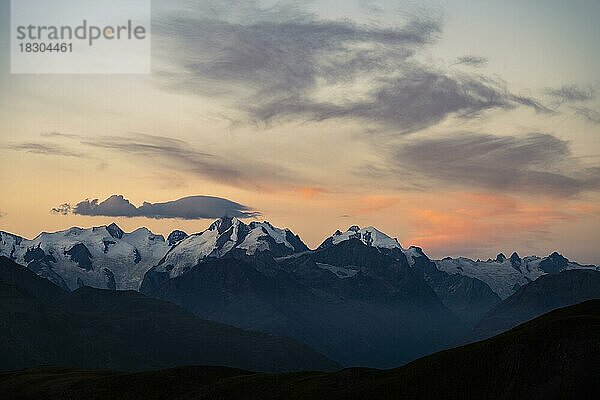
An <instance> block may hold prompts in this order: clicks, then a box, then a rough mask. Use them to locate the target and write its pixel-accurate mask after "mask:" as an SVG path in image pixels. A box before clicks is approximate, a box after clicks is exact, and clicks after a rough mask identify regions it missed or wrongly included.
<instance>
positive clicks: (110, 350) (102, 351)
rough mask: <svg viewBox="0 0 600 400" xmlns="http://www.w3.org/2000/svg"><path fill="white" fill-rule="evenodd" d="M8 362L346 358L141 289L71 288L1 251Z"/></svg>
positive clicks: (0, 314) (144, 365) (328, 364)
mask: <svg viewBox="0 0 600 400" xmlns="http://www.w3.org/2000/svg"><path fill="white" fill-rule="evenodd" d="M0 300H1V301H0V354H1V355H2V356H1V357H0V368H1V369H4V370H6V369H17V368H26V367H34V366H38V365H44V364H54V365H68V366H76V367H82V368H112V369H125V370H141V369H158V368H168V367H175V366H179V365H198V364H202V365H219V366H229V367H239V368H246V369H252V370H261V371H289V370H301V369H314V370H331V369H336V368H337V367H338V365H337V364H336V363H334V362H332V361H330V360H329V359H327V358H326V357H324V356H322V355H320V354H318V353H316V352H314V351H313V350H311V349H310V348H308V347H307V346H305V345H303V344H301V343H299V342H297V341H295V340H293V339H288V338H282V337H276V336H271V335H268V334H264V333H256V332H248V331H243V330H241V329H238V328H234V327H231V326H228V325H224V324H220V323H216V322H211V321H205V320H202V319H200V318H198V317H195V316H194V315H192V314H190V313H187V312H185V311H183V310H182V309H181V308H179V307H177V306H175V305H173V304H171V303H167V302H164V301H160V300H155V299H150V298H147V297H145V296H144V295H142V294H140V293H138V292H132V291H124V292H115V291H111V290H101V289H93V288H89V287H83V288H81V289H78V290H76V291H74V292H72V293H67V292H65V291H63V290H61V289H59V288H58V287H55V286H54V285H53V284H52V283H50V282H49V281H48V280H45V279H43V278H40V277H38V276H36V275H35V274H34V273H33V272H31V271H30V270H28V269H27V268H24V267H22V266H20V265H18V264H15V263H14V262H12V261H11V260H9V259H8V258H5V257H0Z"/></svg>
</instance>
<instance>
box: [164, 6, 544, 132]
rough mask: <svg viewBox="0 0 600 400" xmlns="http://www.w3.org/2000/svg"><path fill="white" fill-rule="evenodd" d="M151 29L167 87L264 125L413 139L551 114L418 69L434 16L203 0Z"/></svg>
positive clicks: (479, 85)
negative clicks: (217, 102) (379, 17)
mask: <svg viewBox="0 0 600 400" xmlns="http://www.w3.org/2000/svg"><path fill="white" fill-rule="evenodd" d="M242 10H243V12H242ZM156 31H157V33H158V35H159V36H160V37H161V42H164V49H165V51H166V57H168V59H169V60H170V61H171V62H172V63H173V64H174V66H173V69H174V71H163V73H162V74H161V75H162V77H163V79H164V84H165V85H166V87H168V88H170V89H171V90H176V91H184V92H192V93H197V94H202V95H207V94H209V95H212V96H220V97H221V98H225V99H227V100H228V101H231V102H232V103H233V104H234V105H235V106H237V108H238V109H239V110H240V111H241V112H242V113H243V114H244V115H246V116H248V117H249V118H250V119H252V120H256V121H260V122H272V121H275V120H278V119H287V120H294V119H303V120H316V121H319V120H326V119H331V118H345V119H361V120H365V121H367V122H374V123H377V124H382V125H385V126H386V127H388V128H389V127H392V128H394V129H396V130H397V131H399V132H412V131H415V130H419V129H422V128H425V127H428V126H431V125H433V124H435V123H438V122H439V121H441V120H443V119H444V118H445V117H447V116H449V115H454V114H456V115H459V116H461V117H463V118H467V117H473V116H476V115H478V114H479V113H481V112H483V111H486V110H490V109H509V108H513V107H517V106H526V107H532V108H533V109H535V110H536V111H544V112H550V110H549V109H547V108H545V107H544V106H543V105H541V104H540V103H539V102H538V101H536V100H535V99H532V98H527V97H522V96H516V95H514V94H512V93H510V91H508V90H507V89H506V87H505V86H504V84H503V83H502V82H501V81H499V80H497V79H491V78H489V77H485V76H481V75H475V74H466V73H459V72H457V71H447V70H443V69H440V68H436V67H434V66H432V65H431V64H430V63H427V64H426V63H423V62H419V61H418V60H419V56H420V55H421V54H422V53H423V49H424V48H425V47H426V46H427V45H428V44H431V43H434V42H435V41H436V39H437V38H438V37H439V35H440V33H441V19H440V18H438V17H436V16H435V15H434V16H425V15H416V16H413V17H412V19H410V20H409V21H408V22H406V23H404V25H402V26H395V27H383V26H381V25H377V24H358V23H355V22H352V21H350V20H326V19H321V18H318V17H317V16H315V15H313V14H310V13H307V12H304V11H302V10H301V9H299V8H298V7H285V6H277V7H272V8H261V7H260V6H258V5H257V2H254V1H242V2H231V1H225V2H218V3H215V2H212V1H206V2H202V3H201V4H198V5H196V6H195V7H193V8H190V9H188V10H186V13H179V14H177V15H176V16H170V17H165V18H162V19H161V20H160V21H159V22H158V24H157V30H156ZM483 61H484V59H483V58H482V57H477V56H466V57H463V58H462V62H463V63H465V64H470V65H476V64H482V63H483Z"/></svg>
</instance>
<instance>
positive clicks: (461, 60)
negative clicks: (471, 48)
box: [453, 55, 488, 67]
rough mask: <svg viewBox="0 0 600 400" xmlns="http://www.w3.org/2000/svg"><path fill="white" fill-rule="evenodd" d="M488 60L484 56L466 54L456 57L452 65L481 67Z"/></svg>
mask: <svg viewBox="0 0 600 400" xmlns="http://www.w3.org/2000/svg"><path fill="white" fill-rule="evenodd" d="M487 62H488V59H487V58H486V57H480V56H474V55H466V56H462V57H458V58H457V59H456V62H455V63H454V64H453V65H468V66H470V67H483V66H484V65H486V64H487Z"/></svg>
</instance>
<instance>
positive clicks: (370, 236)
mask: <svg viewBox="0 0 600 400" xmlns="http://www.w3.org/2000/svg"><path fill="white" fill-rule="evenodd" d="M350 239H358V240H360V241H361V242H363V243H364V244H366V245H367V246H373V247H376V248H378V249H387V250H392V249H398V250H403V249H402V246H401V245H400V243H399V242H398V239H396V238H392V237H390V236H388V235H386V234H385V233H383V232H381V231H380V230H378V229H377V228H375V227H373V226H368V227H366V228H361V227H359V226H358V225H352V226H351V227H350V228H348V230H346V232H341V231H340V230H337V231H335V233H334V234H333V235H331V236H330V237H328V238H327V239H325V241H324V242H323V243H322V244H321V245H320V246H319V248H326V247H330V246H334V245H336V244H338V243H341V242H344V241H346V240H350Z"/></svg>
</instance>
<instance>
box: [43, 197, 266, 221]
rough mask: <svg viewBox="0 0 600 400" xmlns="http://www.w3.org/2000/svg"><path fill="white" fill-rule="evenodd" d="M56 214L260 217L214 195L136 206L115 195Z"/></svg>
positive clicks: (68, 206) (62, 207)
mask: <svg viewBox="0 0 600 400" xmlns="http://www.w3.org/2000/svg"><path fill="white" fill-rule="evenodd" d="M51 212H52V213H55V214H61V215H68V214H76V215H85V216H105V217H129V218H133V217H146V218H154V219H167V218H179V219H206V218H219V217H222V216H229V217H238V218H250V217H255V216H258V215H260V213H259V212H258V211H255V210H252V209H251V208H250V207H248V206H245V205H242V204H239V203H235V202H233V201H231V200H227V199H223V198H220V197H212V196H190V197H184V198H182V199H179V200H173V201H167V202H163V203H149V202H144V203H143V204H142V205H141V206H139V207H136V206H135V205H133V204H131V203H130V202H129V200H127V199H126V198H124V197H123V196H122V195H112V196H110V197H109V198H107V199H106V200H104V201H99V200H98V199H93V200H89V199H86V200H83V201H81V202H79V203H77V204H75V205H74V206H73V205H71V204H69V203H65V204H61V205H60V206H58V207H55V208H53V209H52V210H51Z"/></svg>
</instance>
